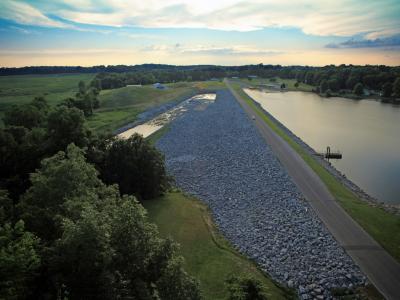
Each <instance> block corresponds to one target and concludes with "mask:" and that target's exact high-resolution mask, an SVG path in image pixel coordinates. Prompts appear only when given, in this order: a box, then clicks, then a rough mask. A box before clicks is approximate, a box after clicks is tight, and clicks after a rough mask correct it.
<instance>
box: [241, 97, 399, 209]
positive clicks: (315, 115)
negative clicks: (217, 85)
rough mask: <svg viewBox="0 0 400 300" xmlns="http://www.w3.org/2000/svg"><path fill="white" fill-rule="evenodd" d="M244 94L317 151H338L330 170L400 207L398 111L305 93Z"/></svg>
mask: <svg viewBox="0 0 400 300" xmlns="http://www.w3.org/2000/svg"><path fill="white" fill-rule="evenodd" d="M246 92H247V93H248V94H249V95H250V96H251V97H252V98H253V99H254V100H256V101H257V102H259V103H260V104H261V105H262V106H263V108H264V109H265V110H267V111H268V112H269V113H271V114H272V115H273V116H274V117H275V118H277V119H278V120H279V121H281V122H282V123H283V124H284V125H285V126H286V127H287V128H289V129H290V130H291V131H292V132H293V133H295V134H296V135H297V136H299V137H300V138H301V139H302V140H303V141H305V142H306V143H307V144H308V145H310V146H311V147H312V148H314V149H315V150H318V151H320V150H321V151H323V150H324V149H326V146H331V149H334V150H340V151H341V152H342V153H343V159H342V160H332V164H333V165H334V166H335V167H336V168H337V169H338V170H340V171H341V172H342V173H344V174H346V176H347V177H348V178H350V179H351V180H352V181H353V182H355V183H356V184H357V185H358V186H360V187H361V188H362V189H364V190H365V191H366V192H367V193H369V194H370V195H372V196H374V197H376V198H377V199H379V200H381V201H384V202H387V203H400V107H399V106H394V105H391V104H383V103H380V102H376V101H368V100H362V101H356V100H350V99H345V98H337V97H334V98H329V99H327V98H322V97H319V96H318V95H316V94H312V93H303V92H286V93H265V92H261V91H256V90H246Z"/></svg>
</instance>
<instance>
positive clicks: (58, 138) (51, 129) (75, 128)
mask: <svg viewBox="0 0 400 300" xmlns="http://www.w3.org/2000/svg"><path fill="white" fill-rule="evenodd" d="M47 131H48V135H49V146H50V148H51V149H52V152H53V153H54V152H56V151H58V150H65V149H66V148H67V146H68V145H69V144H71V143H74V144H75V145H77V146H79V147H84V146H86V145H87V143H88V138H89V135H90V131H89V130H88V129H87V128H86V125H85V117H84V115H83V113H82V111H80V110H79V109H77V108H68V107H65V106H60V107H57V108H56V109H55V110H54V111H52V112H51V113H50V114H49V117H48V120H47Z"/></svg>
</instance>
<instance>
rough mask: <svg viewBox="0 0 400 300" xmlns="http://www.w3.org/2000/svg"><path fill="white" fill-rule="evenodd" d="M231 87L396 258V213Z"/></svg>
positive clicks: (399, 233)
mask: <svg viewBox="0 0 400 300" xmlns="http://www.w3.org/2000/svg"><path fill="white" fill-rule="evenodd" d="M231 85H232V87H233V89H234V90H235V91H236V92H237V93H238V94H239V95H240V96H241V97H242V98H243V99H245V100H246V102H247V103H248V104H249V105H250V106H251V107H252V108H253V109H254V110H255V112H256V113H257V114H258V115H260V116H261V117H262V118H263V120H264V121H265V122H266V123H267V124H268V125H269V126H270V127H271V128H272V129H273V130H274V131H275V132H276V133H278V134H279V135H280V136H281V137H282V138H283V139H284V140H285V141H286V142H287V143H289V144H290V145H291V146H292V147H293V148H294V149H295V150H296V151H297V152H298V153H299V154H300V156H301V157H302V158H303V159H304V160H305V161H306V162H307V163H308V164H309V166H310V167H311V168H312V169H313V170H314V171H315V173H317V174H318V175H319V176H320V178H321V179H322V181H323V182H324V183H325V184H326V186H327V187H328V189H329V190H330V191H331V193H332V194H333V195H334V196H335V198H336V199H337V200H338V202H339V203H340V204H341V205H342V207H343V208H344V209H345V210H346V211H347V212H348V213H349V214H350V215H351V217H352V218H353V219H354V220H356V221H357V222H358V223H359V224H360V225H361V226H362V227H363V228H364V229H365V230H366V231H367V232H368V233H369V234H370V235H371V236H372V237H373V238H374V239H375V240H376V241H377V242H378V243H380V244H381V245H382V247H384V248H385V249H386V250H387V251H388V252H389V253H390V254H391V255H392V256H393V257H394V258H396V259H397V260H399V261H400V217H398V216H395V215H393V214H390V213H388V212H386V211H384V210H383V209H381V208H378V207H372V206H370V205H368V204H367V203H365V202H364V201H362V200H360V199H359V198H358V197H357V196H356V195H354V194H353V193H352V192H351V191H350V190H349V189H348V188H346V187H345V186H344V185H343V184H341V183H340V182H339V181H338V180H336V178H335V177H334V176H332V175H331V174H330V173H329V172H328V171H327V170H326V169H325V168H324V167H323V166H321V165H320V164H319V163H318V162H317V161H316V160H315V159H314V158H313V157H311V156H310V155H309V154H308V153H306V151H305V150H304V149H303V148H302V147H301V146H300V145H299V144H297V143H296V142H295V141H293V140H292V139H291V138H290V137H289V136H288V135H287V134H286V133H285V132H284V131H283V130H282V129H281V128H280V127H279V126H278V125H277V124H276V123H275V122H273V121H272V120H271V119H270V118H268V116H267V115H266V114H264V113H263V111H262V110H261V109H260V108H259V107H258V106H257V105H256V104H255V103H254V101H253V100H252V99H251V98H250V97H249V96H248V95H247V94H246V93H244V92H243V90H242V89H241V87H240V85H239V84H236V83H231Z"/></svg>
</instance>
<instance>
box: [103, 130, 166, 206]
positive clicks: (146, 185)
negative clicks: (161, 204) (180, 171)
mask: <svg viewBox="0 0 400 300" xmlns="http://www.w3.org/2000/svg"><path fill="white" fill-rule="evenodd" d="M102 176H103V178H104V179H105V181H106V182H107V183H109V184H113V183H117V184H118V185H119V188H120V191H121V193H122V194H131V195H133V194H136V195H138V196H140V197H141V198H143V199H149V198H154V197H156V196H159V195H160V194H162V193H163V192H164V191H165V190H166V189H167V188H168V186H169V178H168V176H167V174H166V170H165V166H164V158H163V156H162V154H161V153H160V152H159V151H157V149H155V148H154V146H152V145H151V144H150V143H149V142H148V141H146V140H145V139H144V138H143V137H142V136H141V135H138V134H134V135H133V136H131V137H130V138H129V139H126V140H122V139H117V140H115V141H114V142H112V144H111V145H110V147H109V148H108V150H107V153H106V157H105V164H104V169H103V170H102Z"/></svg>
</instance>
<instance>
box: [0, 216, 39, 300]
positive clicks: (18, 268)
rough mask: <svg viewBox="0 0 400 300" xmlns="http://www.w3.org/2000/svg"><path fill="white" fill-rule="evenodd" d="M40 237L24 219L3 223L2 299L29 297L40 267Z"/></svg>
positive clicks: (0, 255) (0, 235)
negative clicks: (29, 227) (31, 230)
mask: <svg viewBox="0 0 400 300" xmlns="http://www.w3.org/2000/svg"><path fill="white" fill-rule="evenodd" d="M38 246H39V240H38V238H37V237H36V236H35V235H33V234H32V233H30V232H27V231H25V228H24V222H23V221H18V222H17V223H16V224H15V225H14V226H12V224H11V223H5V224H4V225H3V224H1V225H0V298H1V299H15V300H17V299H25V298H26V297H27V296H29V294H30V291H31V284H32V280H33V279H34V278H35V276H36V271H37V269H38V267H39V266H40V257H39V254H38Z"/></svg>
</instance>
